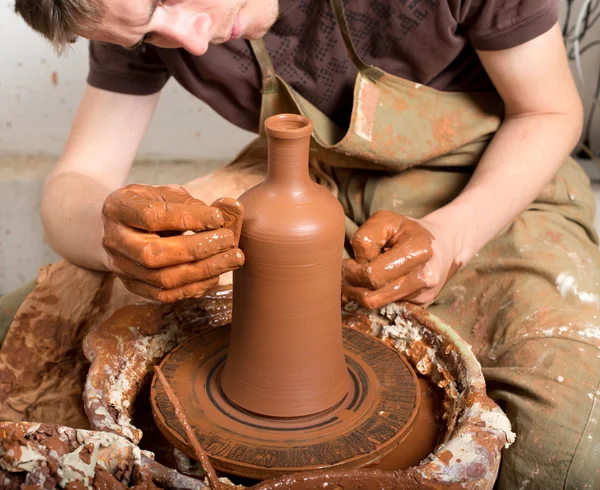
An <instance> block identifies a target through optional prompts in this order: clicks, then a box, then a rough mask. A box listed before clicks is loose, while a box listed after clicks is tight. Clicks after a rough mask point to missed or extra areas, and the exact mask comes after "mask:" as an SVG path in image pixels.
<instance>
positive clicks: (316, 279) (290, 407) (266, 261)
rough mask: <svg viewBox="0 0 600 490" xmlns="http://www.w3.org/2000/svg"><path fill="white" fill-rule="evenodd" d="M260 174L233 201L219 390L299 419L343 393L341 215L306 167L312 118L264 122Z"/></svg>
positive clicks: (266, 411) (258, 409) (250, 406)
mask: <svg viewBox="0 0 600 490" xmlns="http://www.w3.org/2000/svg"><path fill="white" fill-rule="evenodd" d="M265 130H266V134H267V138H268V152H269V153H268V174H267V177H266V179H265V180H264V182H262V183H261V184H259V185H257V186H255V187H253V188H252V189H250V190H248V191H247V192H246V193H244V194H243V195H242V196H241V197H240V198H239V200H240V201H241V202H242V204H243V205H244V209H245V216H244V224H243V226H242V233H241V238H240V248H241V249H242V250H243V252H244V254H245V255H246V261H245V264H244V266H243V267H242V268H241V269H239V270H237V271H235V272H234V276H233V322H232V331H231V342H230V347H229V354H228V357H227V360H226V363H225V368H224V370H223V374H222V378H221V380H222V389H223V391H224V393H225V395H226V396H227V397H228V398H229V399H230V401H232V402H233V403H235V404H237V405H239V406H240V407H242V408H244V409H246V410H248V411H250V412H254V413H257V414H261V415H266V416H272V417H299V416H305V415H311V414H316V413H319V412H323V411H325V410H327V409H329V408H332V407H334V406H336V405H337V404H338V403H339V402H341V401H342V400H343V399H344V396H345V395H346V394H347V392H348V387H349V383H350V377H349V374H348V370H347V367H346V363H345V358H344V351H343V344H342V329H341V314H340V312H341V304H340V303H341V267H342V250H343V245H344V229H345V218H344V212H343V209H342V207H341V205H340V203H339V202H338V200H337V199H336V198H335V197H334V196H333V195H332V194H331V193H330V192H328V191H327V190H325V189H324V188H323V187H321V186H319V185H318V184H316V183H314V182H313V181H312V180H311V179H310V176H309V172H308V168H309V167H308V154H309V146H310V135H311V133H312V122H311V121H310V119H308V118H306V117H304V116H299V115H295V114H281V115H277V116H272V117H270V118H268V119H267V120H266V121H265Z"/></svg>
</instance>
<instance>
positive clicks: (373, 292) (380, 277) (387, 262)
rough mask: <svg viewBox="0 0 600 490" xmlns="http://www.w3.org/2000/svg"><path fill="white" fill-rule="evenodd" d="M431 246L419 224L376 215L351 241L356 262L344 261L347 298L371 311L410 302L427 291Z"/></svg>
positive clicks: (388, 214)
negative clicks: (425, 289) (425, 269)
mask: <svg viewBox="0 0 600 490" xmlns="http://www.w3.org/2000/svg"><path fill="white" fill-rule="evenodd" d="M432 242H433V236H432V235H431V233H430V232H429V231H428V230H426V229H425V228H424V227H423V226H421V225H420V224H419V223H418V222H416V221H414V220H412V219H410V218H406V217H404V216H401V215H399V214H397V213H393V212H391V211H379V212H377V213H375V214H374V215H373V216H371V217H370V218H369V219H368V220H367V221H366V223H365V224H364V225H363V226H361V227H360V228H359V229H358V231H357V232H356V233H355V234H354V236H353V237H352V248H353V250H354V254H355V258H354V259H347V260H345V261H344V286H343V292H344V296H345V297H346V298H347V299H350V300H353V301H356V302H357V303H359V304H360V305H361V306H364V307H365V308H369V309H375V308H380V307H382V306H384V305H386V304H389V303H391V302H393V301H396V300H399V299H410V297H411V296H412V295H415V294H417V293H419V291H420V290H421V289H422V288H424V287H425V278H424V275H423V266H424V265H425V263H426V262H427V261H428V260H429V259H430V258H431V256H432V253H433V252H432Z"/></svg>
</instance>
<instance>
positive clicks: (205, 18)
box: [162, 9, 212, 56]
mask: <svg viewBox="0 0 600 490" xmlns="http://www.w3.org/2000/svg"><path fill="white" fill-rule="evenodd" d="M211 24H212V21H211V18H210V16H209V15H208V14H205V13H198V12H190V11H189V10H184V9H182V10H181V11H179V12H177V16H176V19H174V21H173V22H170V23H169V25H168V26H164V28H163V29H162V30H163V33H164V35H166V36H167V37H169V38H170V39H172V40H173V41H175V42H176V43H177V44H179V45H180V46H181V47H182V48H184V49H185V50H186V51H188V52H190V53H191V54H193V55H194V56H202V55H203V54H204V53H206V51H207V49H208V44H209V42H210V28H211Z"/></svg>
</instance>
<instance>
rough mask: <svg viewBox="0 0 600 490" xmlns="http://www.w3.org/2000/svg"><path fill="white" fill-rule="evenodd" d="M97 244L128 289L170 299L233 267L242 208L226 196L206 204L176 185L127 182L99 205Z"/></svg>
mask: <svg viewBox="0 0 600 490" xmlns="http://www.w3.org/2000/svg"><path fill="white" fill-rule="evenodd" d="M103 215H104V237H103V246H104V248H105V249H106V251H107V252H108V254H109V258H110V262H111V267H112V269H113V270H114V271H115V272H116V273H117V275H118V276H119V277H120V278H121V280H122V281H123V283H124V284H125V286H126V287H127V288H128V289H129V290H130V291H132V292H134V293H136V294H139V295H140V296H144V297H146V298H150V299H154V300H158V301H161V302H163V303H170V302H174V301H177V300H181V299H183V298H191V297H200V296H202V295H203V294H204V293H205V292H206V291H207V290H208V289H210V288H212V287H214V286H215V285H216V284H218V281H219V279H218V277H219V275H221V274H224V273H226V272H229V271H232V270H234V269H237V268H238V267H240V266H241V265H242V264H243V263H244V255H243V253H242V252H241V251H240V250H239V248H237V243H238V239H239V231H240V228H241V222H242V216H243V208H242V206H241V204H240V203H239V202H237V201H235V200H234V199H231V198H221V199H218V200H217V201H215V202H214V203H213V204H212V205H211V206H207V205H206V204H204V202H202V201H200V200H198V199H194V198H193V197H192V196H191V195H190V194H189V193H188V192H187V191H186V190H184V189H183V188H180V187H176V186H147V185H137V184H134V185H130V186H127V187H125V188H123V189H118V190H116V191H114V192H113V193H112V194H111V195H110V196H109V197H108V198H107V199H106V202H105V204H104V207H103Z"/></svg>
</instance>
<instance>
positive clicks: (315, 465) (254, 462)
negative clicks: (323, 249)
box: [151, 327, 421, 479]
mask: <svg viewBox="0 0 600 490" xmlns="http://www.w3.org/2000/svg"><path fill="white" fill-rule="evenodd" d="M343 340H344V347H345V351H344V352H345V357H346V363H347V366H348V372H349V377H350V379H351V383H350V388H349V393H348V396H347V397H345V398H344V400H343V402H342V403H341V404H338V405H337V406H335V407H334V408H333V409H331V410H328V411H326V412H324V413H319V414H316V415H313V416H310V417H292V418H278V417H264V416H260V415H257V414H253V413H251V412H248V411H245V410H243V409H241V408H240V407H238V406H237V405H233V404H232V403H230V402H229V400H228V399H227V397H225V396H224V394H223V393H222V391H221V390H220V387H221V383H220V376H221V372H222V366H223V364H224V362H225V359H226V357H227V345H228V342H229V329H228V328H226V327H222V328H218V329H214V330H210V331H208V332H205V333H203V334H200V335H198V336H196V337H194V338H192V339H190V340H189V341H187V342H185V343H183V344H181V345H179V346H178V347H177V348H176V349H174V350H173V351H171V352H170V353H169V354H167V356H166V357H165V358H164V359H163V361H162V363H161V367H160V369H161V370H162V371H163V372H164V374H165V377H166V378H167V380H168V383H169V385H170V386H171V387H172V389H173V394H174V396H175V397H176V398H178V399H180V400H181V403H182V405H184V406H185V410H186V416H187V417H188V419H189V424H190V426H191V427H192V428H193V430H194V433H195V434H196V435H197V437H198V440H199V442H200V444H201V445H202V448H203V449H204V450H205V451H206V452H207V454H208V455H209V456H210V458H211V462H212V463H213V465H214V467H215V469H218V470H220V471H223V472H225V473H227V474H234V475H239V476H245V477H249V478H254V479H265V478H271V477H273V476H276V475H284V474H290V473H294V472H297V471H304V470H310V469H319V468H327V469H331V468H355V467H361V466H366V465H369V464H370V463H372V462H374V461H379V460H380V459H381V458H382V457H383V456H385V455H386V454H389V453H391V452H392V451H394V450H395V448H396V447H398V446H399V445H402V446H403V447H405V451H407V452H412V448H411V447H410V445H408V446H407V445H405V444H404V440H405V439H406V438H407V437H408V435H409V434H410V432H411V430H412V429H413V427H414V423H415V421H416V419H417V415H418V411H419V400H420V395H419V389H418V383H417V377H416V374H415V373H414V371H413V370H412V368H411V367H410V366H409V365H408V363H407V362H406V360H405V359H404V358H403V357H402V356H400V355H399V354H398V352H397V351H396V350H395V349H394V348H393V347H391V346H387V345H386V344H385V343H383V342H381V341H380V340H378V339H376V338H374V337H372V336H370V335H366V334H364V333H362V332H360V331H358V330H356V329H352V328H349V327H344V328H343ZM172 398H173V397H172V396H169V394H168V393H166V392H165V390H164V388H163V386H162V385H161V384H160V383H159V382H157V379H156V378H155V379H154V381H153V383H152V387H151V404H152V410H153V413H154V418H155V421H156V423H157V425H158V427H159V429H160V430H161V432H162V433H163V434H164V435H165V436H166V438H167V439H168V440H169V441H170V442H171V443H172V444H173V445H174V446H176V447H177V448H178V449H179V450H181V451H182V452H184V453H186V454H188V455H193V450H192V447H191V444H190V442H191V440H190V438H189V437H188V436H187V435H186V433H187V431H186V430H185V428H184V427H182V425H181V423H179V421H178V416H177V413H176V411H175V409H174V407H173V403H172ZM419 431H421V429H419Z"/></svg>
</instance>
